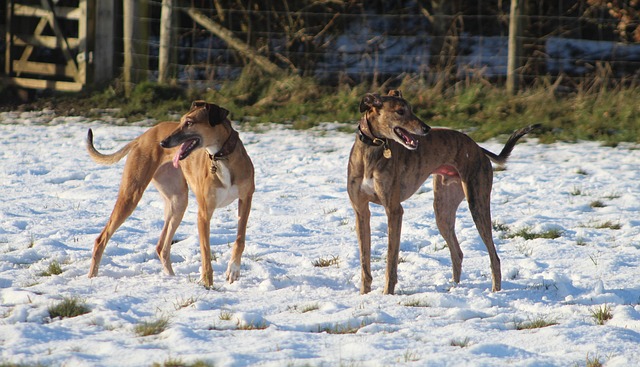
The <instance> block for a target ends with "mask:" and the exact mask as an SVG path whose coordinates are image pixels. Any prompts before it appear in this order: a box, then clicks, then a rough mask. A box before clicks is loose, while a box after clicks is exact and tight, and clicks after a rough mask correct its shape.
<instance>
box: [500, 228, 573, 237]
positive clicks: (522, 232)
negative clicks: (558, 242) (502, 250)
mask: <svg viewBox="0 0 640 367" xmlns="http://www.w3.org/2000/svg"><path fill="white" fill-rule="evenodd" d="M561 236H562V231H561V230H559V229H557V228H551V229H547V230H545V231H542V232H534V231H533V229H531V228H530V227H525V228H521V229H519V230H517V231H515V232H512V233H510V234H509V235H507V238H514V237H522V238H524V239H525V240H533V239H536V238H546V239H556V238H558V237H561Z"/></svg>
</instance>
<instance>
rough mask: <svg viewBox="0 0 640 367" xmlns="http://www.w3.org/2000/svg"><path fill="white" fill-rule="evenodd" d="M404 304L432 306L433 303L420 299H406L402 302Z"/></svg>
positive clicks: (408, 305)
mask: <svg viewBox="0 0 640 367" xmlns="http://www.w3.org/2000/svg"><path fill="white" fill-rule="evenodd" d="M402 305H403V306H405V307H431V305H430V304H429V303H428V302H425V301H422V300H419V299H414V300H410V301H406V302H404V303H402Z"/></svg>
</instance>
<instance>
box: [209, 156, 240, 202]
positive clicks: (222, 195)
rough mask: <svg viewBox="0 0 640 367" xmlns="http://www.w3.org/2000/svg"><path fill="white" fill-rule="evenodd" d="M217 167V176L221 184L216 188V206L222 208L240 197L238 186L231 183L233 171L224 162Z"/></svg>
mask: <svg viewBox="0 0 640 367" xmlns="http://www.w3.org/2000/svg"><path fill="white" fill-rule="evenodd" d="M216 168H217V169H216V176H218V179H219V180H220V185H219V186H217V187H216V188H215V195H216V208H221V207H223V206H227V205H229V204H231V203H232V202H233V201H234V200H236V199H237V198H238V186H237V185H233V184H232V183H231V172H229V168H227V166H226V165H225V164H224V163H222V164H218V165H217V167H216Z"/></svg>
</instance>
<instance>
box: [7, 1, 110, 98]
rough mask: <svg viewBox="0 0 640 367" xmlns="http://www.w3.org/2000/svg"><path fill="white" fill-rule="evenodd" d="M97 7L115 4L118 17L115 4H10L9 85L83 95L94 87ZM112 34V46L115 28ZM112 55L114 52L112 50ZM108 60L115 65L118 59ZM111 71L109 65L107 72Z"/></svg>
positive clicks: (85, 2)
mask: <svg viewBox="0 0 640 367" xmlns="http://www.w3.org/2000/svg"><path fill="white" fill-rule="evenodd" d="M96 1H97V2H99V3H100V2H102V3H105V4H106V3H111V9H110V10H111V14H110V15H112V14H113V12H112V10H113V2H112V1H110V0H106V1H105V0H59V1H56V2H55V3H54V1H53V0H8V1H7V29H6V46H7V47H6V57H5V64H6V65H5V72H6V76H7V80H8V81H9V83H10V84H13V85H16V86H19V87H23V88H33V89H54V90H61V91H79V90H82V89H83V88H84V87H85V85H87V84H88V83H91V82H94V81H95V80H92V79H95V78H94V75H93V72H92V65H93V59H94V45H95V39H96V38H95V30H96V10H95V3H96ZM103 13H104V12H103ZM104 15H105V14H101V15H100V16H104ZM103 23H104V20H103ZM107 23H108V22H107ZM111 24H113V17H112V16H111ZM102 28H105V27H102ZM108 28H109V27H108V26H107V27H106V29H107V31H108V32H109V33H110V34H111V36H110V37H111V38H110V39H111V41H113V27H112V26H111V29H108ZM103 38H104V37H103ZM111 43H112V42H111ZM107 49H108V50H107V51H108V52H111V53H112V52H113V46H112V45H110V47H107ZM102 53H104V51H102ZM109 57H110V58H111V60H112V59H113V54H111V55H109ZM112 65H113V64H112V62H108V67H112ZM108 74H109V75H108V77H110V76H111V75H110V74H111V71H110V70H109V73H108Z"/></svg>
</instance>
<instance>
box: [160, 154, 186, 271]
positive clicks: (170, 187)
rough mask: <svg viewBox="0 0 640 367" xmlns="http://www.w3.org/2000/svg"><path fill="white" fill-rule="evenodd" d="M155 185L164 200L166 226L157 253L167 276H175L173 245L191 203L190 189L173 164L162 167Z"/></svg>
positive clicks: (161, 233) (163, 227) (163, 228)
mask: <svg viewBox="0 0 640 367" xmlns="http://www.w3.org/2000/svg"><path fill="white" fill-rule="evenodd" d="M153 184H154V186H155V187H156V188H157V189H158V191H159V192H160V194H161V195H162V198H163V199H164V226H162V232H160V238H158V244H157V246H156V252H157V253H158V257H159V258H160V262H162V267H163V270H164V272H165V274H167V275H174V273H173V268H172V267H171V243H172V241H173V236H174V235H175V233H176V230H177V229H178V226H179V225H180V222H181V221H182V217H183V216H184V212H185V210H186V209H187V204H188V202H189V195H188V194H189V188H188V186H187V181H186V180H185V178H184V175H183V174H182V171H181V170H180V169H176V168H174V167H173V165H172V164H171V163H165V164H164V165H162V166H160V168H158V170H157V171H156V174H155V176H154V177H153Z"/></svg>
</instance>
